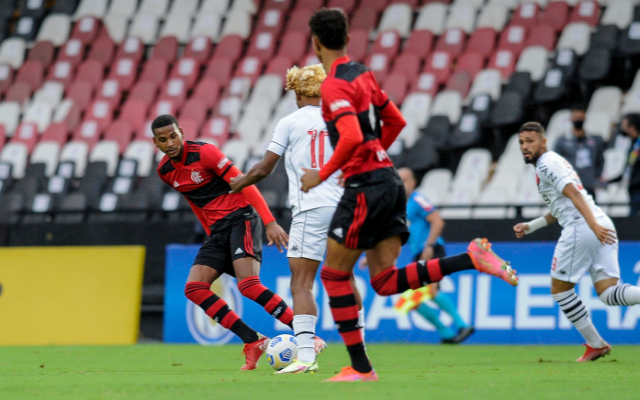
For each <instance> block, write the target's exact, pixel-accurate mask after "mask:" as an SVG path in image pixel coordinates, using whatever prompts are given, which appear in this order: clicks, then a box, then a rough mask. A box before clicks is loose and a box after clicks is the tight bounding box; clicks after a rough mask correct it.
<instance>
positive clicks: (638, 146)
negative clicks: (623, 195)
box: [627, 138, 640, 193]
mask: <svg viewBox="0 0 640 400" xmlns="http://www.w3.org/2000/svg"><path fill="white" fill-rule="evenodd" d="M634 153H635V155H634ZM632 158H635V162H634V163H633V165H630V166H629V167H630V168H631V174H630V175H629V193H635V192H640V138H638V139H636V140H635V142H634V143H632V144H631V149H630V150H629V158H628V159H627V160H629V161H631V159H632ZM629 167H627V168H629Z"/></svg>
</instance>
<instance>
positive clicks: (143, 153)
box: [123, 140, 156, 177]
mask: <svg viewBox="0 0 640 400" xmlns="http://www.w3.org/2000/svg"><path fill="white" fill-rule="evenodd" d="M155 149H156V148H155V146H154V145H153V143H151V141H146V140H134V141H133V142H131V143H129V145H128V146H127V149H126V150H125V151H124V155H123V158H127V159H130V160H136V161H137V162H138V168H137V170H136V175H138V176H142V177H145V176H149V174H150V173H151V167H153V153H154V152H155Z"/></svg>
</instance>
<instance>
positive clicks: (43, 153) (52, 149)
mask: <svg viewBox="0 0 640 400" xmlns="http://www.w3.org/2000/svg"><path fill="white" fill-rule="evenodd" d="M59 156H60V143H58V142H50V141H47V142H40V143H38V144H37V145H36V147H35V148H34V149H33V152H32V153H31V164H36V163H43V164H44V165H45V175H46V176H48V177H51V176H53V174H55V173H56V168H57V167H58V157H59Z"/></svg>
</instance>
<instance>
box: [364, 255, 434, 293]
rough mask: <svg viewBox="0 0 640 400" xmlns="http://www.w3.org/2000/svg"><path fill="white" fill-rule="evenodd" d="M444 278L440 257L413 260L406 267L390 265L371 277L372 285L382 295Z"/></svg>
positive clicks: (400, 291)
mask: <svg viewBox="0 0 640 400" xmlns="http://www.w3.org/2000/svg"><path fill="white" fill-rule="evenodd" d="M441 280H442V270H441V269H440V259H438V258H436V259H433V260H429V261H426V262H425V261H423V260H421V261H417V262H412V263H411V264H409V265H407V266H406V267H404V268H400V269H398V268H396V267H395V266H392V267H389V268H387V269H385V270H384V271H382V272H380V273H379V274H378V275H376V276H374V277H373V278H371V286H373V289H374V290H375V291H376V293H378V294H380V295H382V296H391V295H392V294H396V293H402V292H404V291H405V290H407V289H417V288H420V287H422V286H426V285H428V284H430V283H434V282H439V281H441Z"/></svg>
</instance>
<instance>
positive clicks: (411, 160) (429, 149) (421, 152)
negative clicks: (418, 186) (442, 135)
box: [404, 136, 440, 173]
mask: <svg viewBox="0 0 640 400" xmlns="http://www.w3.org/2000/svg"><path fill="white" fill-rule="evenodd" d="M439 161H440V158H439V154H438V152H437V151H436V146H435V145H434V143H433V140H431V138H430V137H426V136H423V137H421V138H420V139H418V140H417V141H416V142H415V143H414V145H413V146H412V147H411V148H410V149H409V150H408V151H407V152H406V153H405V154H404V164H405V165H406V166H407V167H409V168H411V170H413V171H417V172H418V173H423V172H426V171H427V170H429V169H430V168H433V167H435V166H436V165H438V163H439Z"/></svg>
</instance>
